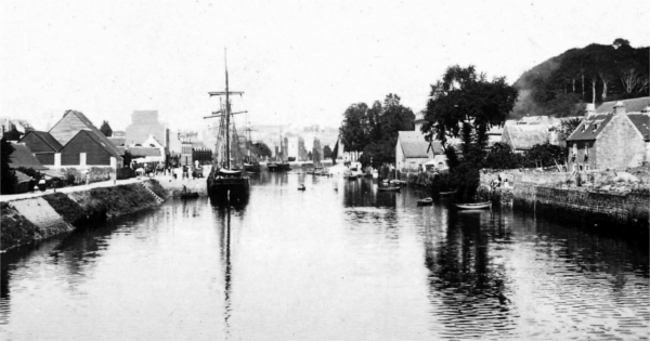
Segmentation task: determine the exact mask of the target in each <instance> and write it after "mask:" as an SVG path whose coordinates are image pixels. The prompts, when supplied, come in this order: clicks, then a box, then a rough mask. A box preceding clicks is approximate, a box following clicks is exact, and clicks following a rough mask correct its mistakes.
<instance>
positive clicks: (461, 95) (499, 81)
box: [422, 65, 518, 156]
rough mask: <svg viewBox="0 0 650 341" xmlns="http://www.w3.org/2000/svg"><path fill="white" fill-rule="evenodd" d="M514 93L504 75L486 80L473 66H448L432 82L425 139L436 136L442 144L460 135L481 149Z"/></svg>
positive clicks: (510, 104)
mask: <svg viewBox="0 0 650 341" xmlns="http://www.w3.org/2000/svg"><path fill="white" fill-rule="evenodd" d="M517 94H518V92H517V90H516V89H515V88H514V87H512V86H510V85H508V84H507V83H506V81H505V78H504V77H500V78H495V79H493V80H491V81H489V80H488V79H487V77H486V76H485V74H479V73H477V72H476V69H475V68H474V66H471V65H470V66H469V67H466V68H463V67H460V66H458V65H455V66H451V67H449V68H448V69H447V72H445V74H444V76H443V79H442V80H439V81H438V82H437V83H436V84H434V85H431V93H430V99H429V101H428V103H427V108H426V110H425V116H424V118H425V123H424V124H423V125H422V132H423V133H424V134H425V135H426V137H427V139H428V140H431V139H434V138H437V139H439V140H440V141H442V143H443V145H446V144H447V141H448V138H449V137H456V138H458V137H460V138H461V139H462V141H463V143H464V144H465V145H467V146H468V147H469V146H471V145H476V146H477V147H479V148H480V149H482V148H483V147H485V145H486V143H487V134H486V133H487V131H488V130H489V129H490V128H491V127H492V126H498V125H502V124H503V123H504V122H505V120H506V118H507V116H508V113H509V112H510V111H511V110H512V108H513V106H514V104H515V100H516V99H517ZM468 150H469V149H467V148H466V149H465V151H468ZM465 156H467V155H465Z"/></svg>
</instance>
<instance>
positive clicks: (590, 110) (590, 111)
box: [585, 103, 596, 118]
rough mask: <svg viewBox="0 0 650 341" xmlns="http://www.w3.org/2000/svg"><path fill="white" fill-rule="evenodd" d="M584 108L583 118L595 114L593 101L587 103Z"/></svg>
mask: <svg viewBox="0 0 650 341" xmlns="http://www.w3.org/2000/svg"><path fill="white" fill-rule="evenodd" d="M585 109H586V112H585V118H589V117H591V116H593V115H595V114H596V105H595V104H593V103H587V107H586V108H585Z"/></svg>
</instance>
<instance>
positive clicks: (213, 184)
mask: <svg viewBox="0 0 650 341" xmlns="http://www.w3.org/2000/svg"><path fill="white" fill-rule="evenodd" d="M207 182H208V196H210V198H213V199H218V200H234V201H237V200H241V199H243V198H244V197H247V196H248V195H249V194H250V181H249V179H248V177H245V176H242V177H236V178H219V177H217V178H213V177H210V178H208V180H207Z"/></svg>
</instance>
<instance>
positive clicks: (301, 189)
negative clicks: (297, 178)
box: [298, 184, 307, 191]
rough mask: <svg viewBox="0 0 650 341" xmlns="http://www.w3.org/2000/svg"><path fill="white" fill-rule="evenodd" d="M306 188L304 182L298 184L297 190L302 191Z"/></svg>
mask: <svg viewBox="0 0 650 341" xmlns="http://www.w3.org/2000/svg"><path fill="white" fill-rule="evenodd" d="M306 189H307V188H306V187H305V185H304V184H300V186H298V190H299V191H304V190H306Z"/></svg>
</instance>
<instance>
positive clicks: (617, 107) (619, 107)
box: [614, 101, 625, 115]
mask: <svg viewBox="0 0 650 341" xmlns="http://www.w3.org/2000/svg"><path fill="white" fill-rule="evenodd" d="M619 114H623V115H624V114H625V105H623V102H621V101H618V102H616V104H614V115H619Z"/></svg>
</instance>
